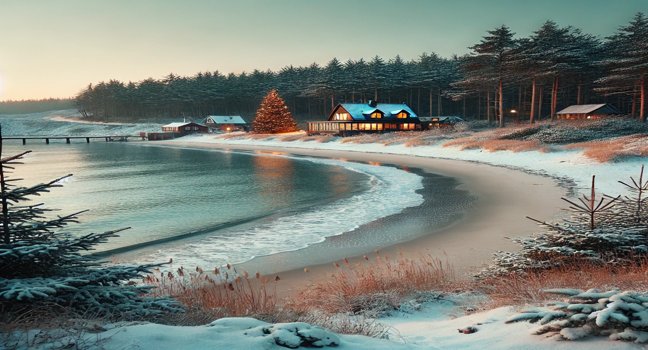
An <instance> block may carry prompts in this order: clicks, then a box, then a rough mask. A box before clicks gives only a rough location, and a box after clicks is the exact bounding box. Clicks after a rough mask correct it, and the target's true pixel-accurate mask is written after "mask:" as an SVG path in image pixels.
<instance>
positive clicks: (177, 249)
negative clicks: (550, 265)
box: [0, 111, 467, 268]
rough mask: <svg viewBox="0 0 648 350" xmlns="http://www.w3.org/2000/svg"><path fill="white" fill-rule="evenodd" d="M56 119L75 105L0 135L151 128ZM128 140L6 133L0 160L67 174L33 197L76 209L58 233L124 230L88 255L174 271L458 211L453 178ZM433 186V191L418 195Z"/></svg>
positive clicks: (368, 243)
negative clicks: (15, 158)
mask: <svg viewBox="0 0 648 350" xmlns="http://www.w3.org/2000/svg"><path fill="white" fill-rule="evenodd" d="M61 115H62V116H69V115H74V111H56V112H45V113H36V114H29V115H3V116H0V125H1V126H2V130H3V135H5V136H24V135H51V136H55V135H83V136H86V135H102V134H106V133H110V134H136V133H137V132H139V131H150V130H157V129H158V128H159V125H155V124H124V125H105V124H79V123H74V122H69V121H65V120H64V119H60V118H59V117H57V116H61ZM133 141H134V140H132V141H129V142H104V141H103V140H101V141H94V140H93V141H91V142H90V143H85V140H73V141H72V142H71V143H70V144H66V143H65V141H64V140H62V141H51V142H50V144H49V145H46V144H44V142H43V141H37V140H34V141H32V140H29V141H28V142H27V145H22V144H21V142H20V141H11V140H8V141H5V142H4V144H3V156H7V155H11V154H14V153H18V152H22V151H25V150H31V151H32V152H31V153H29V154H28V155H26V156H25V158H24V164H22V165H19V166H17V167H16V169H15V171H14V172H13V173H12V174H10V175H11V176H13V177H15V178H21V179H22V180H21V184H24V185H30V184H34V183H40V182H47V181H51V180H52V179H57V178H60V177H62V176H66V175H68V174H71V175H72V176H69V177H66V178H64V179H62V180H60V181H58V182H57V184H59V185H61V186H60V187H57V188H54V189H53V190H52V191H51V192H50V193H47V194H45V195H43V196H41V197H38V198H35V202H43V203H45V205H46V206H47V207H48V208H54V209H57V211H55V212H53V215H64V214H68V213H74V212H78V211H83V210H87V211H86V212H84V213H82V214H81V215H79V223H75V224H71V225H68V226H67V227H65V228H64V229H63V230H64V231H65V232H69V233H71V234H73V235H83V234H87V233H90V232H103V231H107V230H114V229H121V228H129V229H128V230H125V231H123V232H121V233H120V236H119V237H116V238H111V239H110V240H109V241H108V242H106V243H103V244H100V245H99V246H97V249H96V250H94V251H93V252H91V253H92V254H96V255H98V256H100V257H103V258H106V259H108V260H111V261H119V262H132V263H155V262H164V261H168V260H169V259H173V260H174V265H176V266H177V265H182V266H185V267H194V266H201V267H203V268H212V267H218V266H223V265H225V264H228V263H230V264H239V263H245V262H249V261H250V260H252V259H255V258H259V257H267V256H272V255H277V254H285V253H286V252H294V251H300V250H304V249H306V248H310V249H311V250H312V249H313V247H317V245H318V244H322V243H323V242H325V241H326V240H327V239H329V240H330V238H331V237H336V236H341V235H347V236H348V235H349V234H350V233H353V232H354V231H360V233H359V235H358V236H357V237H363V238H362V240H363V244H361V245H362V246H363V248H366V249H369V248H371V247H372V242H376V244H378V243H380V244H391V243H394V242H396V241H403V240H407V239H412V238H413V236H415V235H420V234H422V232H425V231H426V230H428V231H429V230H430V225H432V226H434V225H437V226H442V225H447V224H449V223H450V222H451V221H453V220H456V219H458V218H459V217H460V216H461V215H460V210H456V208H452V209H448V210H445V211H444V210H443V209H442V208H441V209H440V206H443V203H441V201H439V200H438V199H439V198H451V197H453V196H452V195H454V197H456V196H459V197H461V198H467V197H466V196H465V195H464V194H463V192H462V191H460V190H458V189H457V188H456V187H457V185H458V183H455V182H453V180H452V179H449V178H444V177H440V176H432V175H425V174H422V173H421V172H417V171H412V170H406V169H402V168H398V167H394V166H389V165H384V164H376V163H371V164H368V163H357V162H350V161H345V160H342V159H337V160H336V159H322V158H311V157H301V156H295V155H291V154H288V153H280V152H245V151H239V150H236V149H230V150H221V151H216V150H202V149H192V148H173V147H159V146H156V144H155V142H142V141H139V142H137V141H134V142H133ZM440 184H443V188H444V190H441V191H440V190H438V189H437V190H435V191H431V192H430V191H427V192H426V188H428V189H433V188H438V187H439V185H440ZM444 191H445V192H444ZM452 191H455V192H456V193H455V192H452ZM426 193H427V195H426ZM430 193H432V194H433V195H430ZM444 196H445V197H444ZM435 197H436V199H437V201H435ZM445 204H446V208H450V207H451V206H448V205H447V203H445ZM422 206H426V207H430V206H432V207H435V208H436V209H434V210H430V211H427V212H419V213H417V214H416V215H418V218H416V217H414V218H411V220H410V219H408V220H405V221H403V218H402V217H400V219H399V220H401V221H403V222H404V223H405V224H398V221H396V224H397V225H396V226H395V224H394V221H393V220H392V221H390V222H387V223H385V225H379V226H382V229H381V228H376V227H375V223H376V222H380V220H384V218H386V217H397V216H398V215H399V214H402V213H403V212H404V211H406V210H408V208H409V210H412V209H413V208H421V207H422ZM372 223H373V224H374V227H373V228H372V229H371V230H367V227H372V226H371V224H372ZM407 223H409V224H412V223H416V224H414V226H416V228H415V229H412V227H408V226H407ZM398 227H400V228H404V227H407V232H405V233H404V232H402V231H401V230H399V229H398ZM363 230H364V231H363ZM363 232H364V233H363ZM372 232H376V237H373V236H372ZM347 241H349V240H348V239H347ZM352 241H353V240H351V241H350V242H352ZM351 245H353V243H351ZM350 252H351V251H350ZM322 255H324V256H325V255H326V254H321V252H320V259H321V258H322ZM304 259H308V257H305V258H304ZM324 259H325V258H324ZM303 263H307V261H306V262H303Z"/></svg>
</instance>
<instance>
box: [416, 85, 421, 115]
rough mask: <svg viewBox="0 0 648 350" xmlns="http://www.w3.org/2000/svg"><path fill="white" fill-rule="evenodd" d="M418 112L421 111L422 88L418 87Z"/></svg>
mask: <svg viewBox="0 0 648 350" xmlns="http://www.w3.org/2000/svg"><path fill="white" fill-rule="evenodd" d="M416 113H421V88H420V87H418V88H416Z"/></svg>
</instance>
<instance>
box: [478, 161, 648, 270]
mask: <svg viewBox="0 0 648 350" xmlns="http://www.w3.org/2000/svg"><path fill="white" fill-rule="evenodd" d="M621 183H622V184H624V185H626V186H627V187H628V189H629V191H630V193H631V194H630V195H629V196H625V197H622V196H618V197H609V196H599V197H597V194H596V192H595V190H594V188H595V183H594V177H592V188H591V192H590V195H589V196H582V197H581V198H578V199H576V200H572V199H567V198H563V200H564V201H565V202H567V203H568V204H569V210H570V211H571V212H572V214H573V215H572V217H571V218H570V219H567V220H564V221H563V222H559V223H548V222H544V221H539V220H535V219H531V218H530V219H531V220H533V221H535V222H537V223H539V225H540V226H541V227H543V228H544V229H545V231H544V232H540V233H537V234H535V235H533V236H531V237H526V238H517V239H514V241H515V242H516V243H518V244H519V245H520V246H521V249H520V251H518V252H503V251H500V252H497V253H495V257H494V262H493V264H492V265H491V266H489V267H488V268H487V269H486V270H484V271H482V273H481V274H480V276H482V277H489V276H497V275H503V274H510V273H524V272H530V271H538V270H543V269H551V268H556V267H562V266H565V265H568V264H574V263H579V262H587V263H594V264H597V263H600V264H628V263H633V261H635V259H637V258H640V257H645V256H648V226H647V225H646V223H648V218H647V216H648V210H647V205H646V204H647V203H646V199H645V198H644V197H645V192H646V191H648V181H644V179H643V167H642V169H641V174H640V176H639V178H638V180H635V179H633V178H631V181H629V182H627V183H624V182H621Z"/></svg>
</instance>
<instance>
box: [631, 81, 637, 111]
mask: <svg viewBox="0 0 648 350" xmlns="http://www.w3.org/2000/svg"><path fill="white" fill-rule="evenodd" d="M630 116H632V117H633V118H634V117H636V116H637V86H635V87H634V89H633V90H632V102H631V105H630Z"/></svg>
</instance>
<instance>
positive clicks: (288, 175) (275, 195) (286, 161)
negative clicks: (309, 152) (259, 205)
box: [253, 152, 294, 205]
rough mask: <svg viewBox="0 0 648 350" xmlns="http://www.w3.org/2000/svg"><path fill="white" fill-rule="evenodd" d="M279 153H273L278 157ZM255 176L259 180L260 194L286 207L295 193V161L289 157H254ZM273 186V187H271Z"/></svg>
mask: <svg viewBox="0 0 648 350" xmlns="http://www.w3.org/2000/svg"><path fill="white" fill-rule="evenodd" d="M275 153H277V154H280V153H279V152H271V153H270V154H273V155H276V154H275ZM253 159H254V161H253V165H254V175H255V176H256V177H257V179H258V180H259V181H258V182H259V184H260V194H261V195H262V196H263V197H264V199H265V200H266V201H268V202H271V203H276V204H281V205H285V204H287V203H289V202H290V194H291V192H292V191H293V181H292V179H293V172H294V169H293V162H294V160H293V159H290V158H287V157H277V156H273V157H254V158H253ZM270 184H271V185H270Z"/></svg>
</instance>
